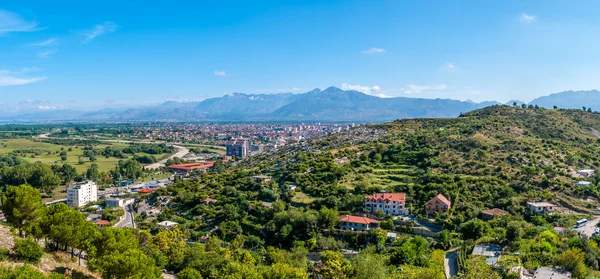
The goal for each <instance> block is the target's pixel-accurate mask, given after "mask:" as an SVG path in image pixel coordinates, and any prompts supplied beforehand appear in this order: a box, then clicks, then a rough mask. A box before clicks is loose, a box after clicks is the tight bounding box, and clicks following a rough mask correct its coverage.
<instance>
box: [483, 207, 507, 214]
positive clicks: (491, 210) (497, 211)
mask: <svg viewBox="0 0 600 279" xmlns="http://www.w3.org/2000/svg"><path fill="white" fill-rule="evenodd" d="M481 213H483V214H487V215H504V214H506V211H504V210H502V209H500V208H492V209H488V210H484V211H482V212H481Z"/></svg>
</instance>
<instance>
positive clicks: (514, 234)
mask: <svg viewBox="0 0 600 279" xmlns="http://www.w3.org/2000/svg"><path fill="white" fill-rule="evenodd" d="M522 235H523V229H522V228H521V222H519V221H512V222H509V223H508V225H507V226H506V239H507V240H508V241H510V242H513V241H520V240H521V236H522Z"/></svg>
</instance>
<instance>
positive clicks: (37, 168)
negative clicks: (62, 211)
mask: <svg viewBox="0 0 600 279" xmlns="http://www.w3.org/2000/svg"><path fill="white" fill-rule="evenodd" d="M32 169H33V171H32V172H31V176H30V177H29V179H28V182H29V184H30V185H31V186H33V187H35V188H38V189H40V190H42V191H44V192H45V193H46V194H48V195H50V194H52V191H54V189H56V187H57V186H58V185H59V184H60V177H59V176H58V175H56V174H55V173H54V171H53V170H52V168H50V166H48V165H45V164H42V163H41V162H35V163H34V164H33V166H32Z"/></svg>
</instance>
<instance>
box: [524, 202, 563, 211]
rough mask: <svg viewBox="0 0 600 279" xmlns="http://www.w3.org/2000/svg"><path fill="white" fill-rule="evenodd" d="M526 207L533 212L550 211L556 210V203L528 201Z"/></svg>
mask: <svg viewBox="0 0 600 279" xmlns="http://www.w3.org/2000/svg"><path fill="white" fill-rule="evenodd" d="M527 208H528V209H529V210H531V211H532V212H535V213H552V212H554V210H556V205H553V204H551V203H548V202H528V203H527Z"/></svg>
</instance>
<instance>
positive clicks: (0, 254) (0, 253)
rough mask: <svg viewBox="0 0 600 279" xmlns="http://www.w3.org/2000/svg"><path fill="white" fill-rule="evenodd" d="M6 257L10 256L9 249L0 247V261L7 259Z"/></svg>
mask: <svg viewBox="0 0 600 279" xmlns="http://www.w3.org/2000/svg"><path fill="white" fill-rule="evenodd" d="M8 257H10V250H8V249H5V248H0V261H5V260H8Z"/></svg>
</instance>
